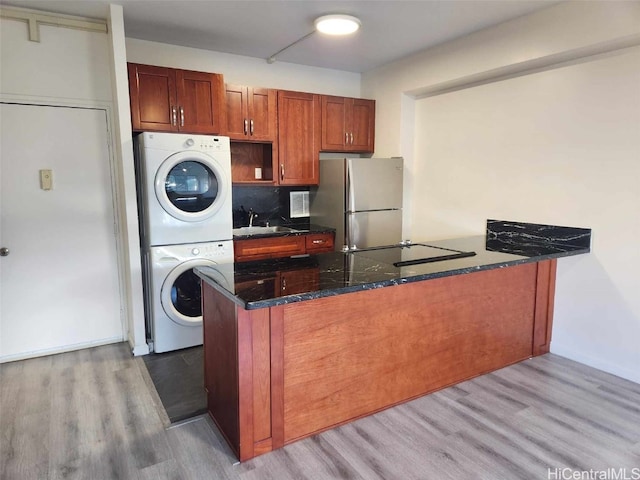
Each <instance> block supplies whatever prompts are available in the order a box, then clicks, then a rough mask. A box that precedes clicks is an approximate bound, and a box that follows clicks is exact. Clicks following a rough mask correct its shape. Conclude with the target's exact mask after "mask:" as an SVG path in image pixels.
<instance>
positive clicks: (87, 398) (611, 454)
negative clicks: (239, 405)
mask: <svg viewBox="0 0 640 480" xmlns="http://www.w3.org/2000/svg"><path fill="white" fill-rule="evenodd" d="M141 362H142V360H141V359H139V358H138V359H135V358H132V357H131V355H130V353H129V350H128V347H127V345H126V344H116V345H107V346H102V347H96V348H92V349H87V350H81V351H77V352H70V353H64V354H59V355H53V356H49V357H42V358H36V359H31V360H25V361H19V362H13V363H7V364H3V365H0V478H1V479H2V480H27V479H37V480H41V479H91V480H99V479H100V480H101V479H140V480H146V479H194V480H202V479H216V480H217V479H221V480H222V479H242V480H249V479H256V480H257V479H259V480H263V479H273V480H287V479H290V480H300V479H313V480H316V479H383V480H395V479H398V480H405V479H425V480H426V479H436V480H441V479H442V480H444V479H465V480H466V479H491V480H493V479H505V480H511V479H526V480H533V479H541V480H542V479H548V478H562V477H560V476H558V475H559V474H556V476H555V477H554V476H551V477H550V476H549V472H548V469H549V468H551V469H552V475H553V472H556V470H555V469H556V468H558V469H559V468H570V469H572V470H571V472H573V471H576V470H579V471H583V470H589V469H597V470H602V469H607V468H613V469H618V468H626V469H627V474H628V475H631V474H632V473H633V472H634V471H633V470H632V469H633V468H639V469H640V385H638V384H635V383H632V382H628V381H625V380H622V379H620V378H618V377H614V376H612V375H608V374H605V373H602V372H600V371H597V370H594V369H591V368H588V367H585V366H583V365H580V364H577V363H575V362H571V361H569V360H566V359H563V358H561V357H557V356H554V355H545V356H543V357H537V358H535V359H532V360H528V361H525V362H522V363H520V364H517V365H513V366H511V367H508V368H505V369H502V370H499V371H497V372H494V373H491V374H488V375H485V376H482V377H479V378H476V379H474V380H470V381H468V382H464V383H461V384H459V385H457V386H455V387H451V388H448V389H446V390H442V391H440V392H437V393H434V394H432V395H428V396H426V397H422V398H420V399H417V400H414V401H412V402H409V403H406V404H404V405H400V406H398V407H395V408H391V409H388V410H385V411H383V412H380V413H378V414H376V415H373V416H371V417H368V418H364V419H361V420H359V421H356V422H354V423H351V424H348V425H344V426H342V427H339V428H336V429H334V430H330V431H327V432H324V433H322V434H320V435H316V436H314V437H312V438H308V439H306V440H303V441H300V442H297V443H294V444H291V445H289V446H287V447H285V448H283V449H281V450H278V451H275V452H272V453H270V454H266V455H263V456H261V457H257V458H255V459H253V460H251V461H248V462H245V463H243V464H237V463H236V462H235V459H234V458H233V456H232V454H231V453H230V451H229V449H228V448H227V447H226V445H225V444H224V443H223V442H222V440H221V438H220V436H219V434H218V432H217V431H216V429H215V427H214V426H213V424H212V423H211V421H210V420H209V419H208V418H207V417H206V416H200V417H196V418H195V419H194V420H192V421H188V422H185V423H182V424H179V425H174V426H171V427H169V428H167V426H168V421H167V417H166V414H164V412H163V410H162V407H161V404H160V403H159V400H158V398H157V394H156V393H155V391H154V389H153V386H152V384H150V382H149V380H148V378H147V377H146V370H145V368H144V366H143V365H142V363H141ZM566 472H569V471H566ZM638 472H639V473H640V470H638ZM565 478H566V477H565ZM611 478H614V477H611ZM636 478H637V477H636Z"/></svg>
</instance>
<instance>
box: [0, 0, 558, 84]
mask: <svg viewBox="0 0 640 480" xmlns="http://www.w3.org/2000/svg"><path fill="white" fill-rule="evenodd" d="M0 3H2V4H3V5H14V6H19V7H23V8H33V9H39V10H46V11H49V12H57V13H64V14H70V15H80V16H86V17H94V18H106V15H107V11H108V4H109V3H117V4H120V5H122V6H123V10H124V20H125V32H126V36H127V37H132V38H138V39H143V40H152V41H156V42H162V43H169V44H175V45H183V46H188V47H195V48H201V49H206V50H214V51H218V52H226V53H232V54H236V55H245V56H249V57H258V58H264V59H265V61H266V59H267V58H269V57H270V56H271V55H273V54H274V53H276V52H277V51H279V50H280V49H282V48H284V47H286V46H287V45H289V44H291V43H292V42H295V41H296V40H298V39H300V38H301V37H303V36H305V35H306V34H308V33H310V32H312V31H313V21H314V20H315V18H316V17H318V16H321V15H326V14H330V13H345V14H349V15H355V16H356V17H358V18H359V19H360V20H361V22H362V27H361V29H360V30H359V31H358V32H356V33H355V34H353V35H351V36H349V37H341V38H340V37H329V36H325V35H323V34H320V33H314V34H313V35H311V36H309V37H308V38H306V39H304V40H303V41H301V42H300V43H298V44H296V45H294V46H292V47H291V48H289V49H287V50H286V51H285V52H283V53H282V54H280V55H278V57H277V61H279V62H290V63H295V64H301V65H311V66H316V67H324V68H332V69H338V70H346V71H351V72H365V71H367V70H370V69H372V68H375V67H377V66H380V65H383V64H385V63H388V62H391V61H393V60H397V59H399V58H402V57H405V56H407V55H411V54H412V53H416V52H419V51H421V50H424V49H426V48H429V47H432V46H434V45H438V44H440V43H444V42H446V41H449V40H452V39H455V38H459V37H462V36H465V35H468V34H470V33H473V32H475V31H478V30H481V29H483V28H487V27H489V26H492V25H496V24H498V23H501V22H504V21H506V20H510V19H513V18H515V17H519V16H521V15H526V14H528V13H531V12H533V11H536V10H540V9H543V8H547V7H549V6H552V5H554V4H555V3H557V2H556V1H552V0H358V1H343V2H339V1H333V0H226V1H221V0H112V1H111V2H109V1H108V0H0Z"/></svg>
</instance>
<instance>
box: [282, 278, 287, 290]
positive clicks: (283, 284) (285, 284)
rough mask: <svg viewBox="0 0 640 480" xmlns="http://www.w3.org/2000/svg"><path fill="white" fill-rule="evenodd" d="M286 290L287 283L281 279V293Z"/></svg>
mask: <svg viewBox="0 0 640 480" xmlns="http://www.w3.org/2000/svg"><path fill="white" fill-rule="evenodd" d="M286 289H287V281H286V280H285V278H284V277H282V291H283V292H284V291H285V290H286Z"/></svg>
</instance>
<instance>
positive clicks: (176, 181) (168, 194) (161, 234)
mask: <svg viewBox="0 0 640 480" xmlns="http://www.w3.org/2000/svg"><path fill="white" fill-rule="evenodd" d="M136 143H137V145H136V162H137V163H136V166H137V176H138V202H139V204H140V214H141V237H142V245H143V246H157V245H176V244H181V243H199V242H213V241H217V240H231V239H232V238H233V237H232V233H231V230H232V228H233V217H232V213H231V150H230V144H229V138H228V137H216V136H211V135H189V134H181V133H150V132H144V133H141V134H140V135H138V137H136Z"/></svg>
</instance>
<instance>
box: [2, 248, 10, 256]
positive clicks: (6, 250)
mask: <svg viewBox="0 0 640 480" xmlns="http://www.w3.org/2000/svg"><path fill="white" fill-rule="evenodd" d="M9 253H10V252H9V249H8V248H7V247H2V248H0V257H6V256H7V255H9Z"/></svg>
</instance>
